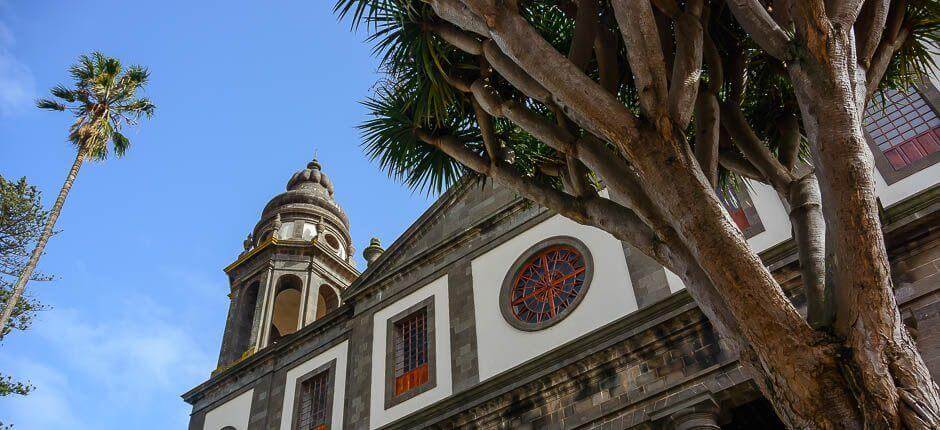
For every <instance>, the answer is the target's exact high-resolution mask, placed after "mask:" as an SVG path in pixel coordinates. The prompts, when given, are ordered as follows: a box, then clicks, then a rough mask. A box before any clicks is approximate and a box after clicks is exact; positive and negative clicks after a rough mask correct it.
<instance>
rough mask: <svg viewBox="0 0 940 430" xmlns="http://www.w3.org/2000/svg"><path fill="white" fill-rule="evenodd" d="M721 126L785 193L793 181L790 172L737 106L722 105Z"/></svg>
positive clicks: (772, 182) (775, 185) (756, 165)
mask: <svg viewBox="0 0 940 430" xmlns="http://www.w3.org/2000/svg"><path fill="white" fill-rule="evenodd" d="M720 106H721V125H722V126H723V127H724V128H725V130H727V131H728V134H730V136H731V139H732V141H733V142H734V144H735V146H737V148H738V149H739V150H740V151H741V153H742V154H744V156H745V157H747V159H748V160H750V162H751V163H752V164H753V165H754V167H756V168H757V170H758V171H760V173H761V175H762V176H764V177H765V178H767V180H768V181H770V183H771V185H773V186H774V188H775V189H777V190H778V191H781V192H785V190H786V189H787V187H788V186H789V185H790V182H792V181H793V177H792V175H790V172H789V171H788V170H787V169H785V168H784V167H783V165H781V164H780V162H779V161H777V159H776V158H775V157H774V156H773V154H771V153H770V150H769V149H767V147H766V146H765V145H764V142H762V141H761V140H760V138H758V137H757V135H756V134H755V133H754V130H753V129H751V126H750V124H748V123H747V119H746V118H744V113H743V112H741V109H740V108H739V107H737V106H733V105H731V104H729V103H721V104H720Z"/></svg>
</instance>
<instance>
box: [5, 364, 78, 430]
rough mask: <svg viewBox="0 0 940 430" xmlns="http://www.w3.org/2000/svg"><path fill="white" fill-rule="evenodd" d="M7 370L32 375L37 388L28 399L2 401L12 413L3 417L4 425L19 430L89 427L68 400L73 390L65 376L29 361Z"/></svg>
mask: <svg viewBox="0 0 940 430" xmlns="http://www.w3.org/2000/svg"><path fill="white" fill-rule="evenodd" d="M4 370H9V371H10V373H11V374H13V375H16V376H17V377H18V376H19V375H29V382H30V383H31V384H32V385H33V386H35V388H34V390H33V391H32V392H31V393H30V394H29V396H28V397H21V396H10V397H8V398H6V399H4V400H3V403H4V407H6V408H8V409H9V411H11V412H12V414H9V415H7V416H3V417H2V419H3V420H4V424H14V425H15V428H17V429H52V428H67V429H74V430H83V429H88V428H90V427H89V426H87V425H86V424H84V423H83V422H82V420H81V419H80V418H79V417H78V415H77V414H76V413H75V410H74V408H73V406H72V402H70V401H69V394H68V393H69V391H71V388H73V387H70V386H69V382H68V378H67V377H66V376H65V375H64V374H62V373H61V372H59V371H57V370H54V369H52V368H49V367H47V366H45V365H43V364H40V363H36V362H33V361H28V360H20V361H17V362H14V363H10V364H9V365H6V364H5V365H4Z"/></svg>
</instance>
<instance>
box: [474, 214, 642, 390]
mask: <svg viewBox="0 0 940 430" xmlns="http://www.w3.org/2000/svg"><path fill="white" fill-rule="evenodd" d="M554 236H571V237H575V238H577V239H579V240H581V241H582V242H584V244H585V245H587V247H588V249H589V250H590V251H591V255H592V256H593V258H594V279H593V280H592V281H591V285H590V287H589V288H588V290H587V295H586V296H585V297H584V299H583V300H582V301H581V303H580V304H579V305H578V307H577V308H575V309H574V311H572V312H571V313H570V314H568V316H567V317H566V318H565V319H563V320H562V321H561V322H559V323H558V324H555V325H553V326H551V327H549V328H547V329H545V330H540V331H533V332H525V331H521V330H518V329H516V328H514V327H512V326H510V325H509V323H507V322H506V320H505V319H504V318H503V315H502V313H500V310H499V291H500V288H501V287H502V283H503V278H504V277H505V276H506V273H507V272H508V271H509V269H510V266H511V265H512V263H513V262H515V261H516V259H518V258H519V256H520V255H522V253H523V252H525V251H526V250H527V249H529V247H531V246H532V245H535V244H536V243H538V242H540V241H542V240H544V239H547V238H550V237H554ZM471 270H472V273H473V304H474V308H475V309H474V311H475V316H476V328H477V348H478V357H479V365H480V380H481V381H483V380H485V379H488V378H490V377H492V376H494V375H496V374H499V373H502V372H504V371H506V370H509V369H511V368H513V367H515V366H517V365H519V364H522V363H523V362H525V361H528V360H530V359H532V358H534V357H537V356H539V355H541V354H544V353H546V352H548V351H550V350H552V349H554V348H557V347H558V346H561V345H562V344H564V343H566V342H568V341H571V340H574V339H576V338H578V337H580V336H583V335H585V334H587V333H589V332H591V331H594V330H596V329H598V328H600V327H601V326H603V325H605V324H607V323H610V322H612V321H614V320H616V319H617V318H620V317H622V316H624V315H626V314H628V313H630V312H633V311H635V310H636V309H637V304H636V298H635V297H634V294H633V287H632V286H631V284H630V275H629V272H628V271H627V263H626V259H625V257H624V253H623V245H622V244H621V243H620V241H619V240H617V239H615V238H614V237H613V236H611V235H610V234H608V233H606V232H604V231H601V230H599V229H596V228H594V227H588V226H583V225H580V224H577V223H575V222H573V221H571V220H569V219H567V218H564V217H562V216H560V215H556V216H553V217H551V218H549V219H547V220H545V221H543V222H542V223H540V224H538V225H536V226H534V227H532V228H531V229H529V230H527V231H525V232H523V233H521V234H519V235H518V236H516V237H514V238H512V239H510V240H509V241H507V242H506V243H503V244H501V245H499V246H497V247H496V248H494V249H492V250H490V251H489V252H487V253H485V254H483V255H480V256H479V257H477V258H476V259H474V260H473V262H472V263H471Z"/></svg>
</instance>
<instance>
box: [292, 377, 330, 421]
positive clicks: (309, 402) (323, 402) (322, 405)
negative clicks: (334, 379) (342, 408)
mask: <svg viewBox="0 0 940 430" xmlns="http://www.w3.org/2000/svg"><path fill="white" fill-rule="evenodd" d="M329 376H330V375H329V372H321V373H319V374H317V375H316V376H313V377H312V378H310V379H307V380H306V381H304V382H303V383H301V384H300V402H299V404H298V407H299V408H300V413H299V414H298V415H297V429H298V430H327V429H329V425H330V423H328V422H327V419H328V417H329V411H328V410H327V405H328V403H329V402H328V401H327V400H328V397H327V396H329V395H330V393H329Z"/></svg>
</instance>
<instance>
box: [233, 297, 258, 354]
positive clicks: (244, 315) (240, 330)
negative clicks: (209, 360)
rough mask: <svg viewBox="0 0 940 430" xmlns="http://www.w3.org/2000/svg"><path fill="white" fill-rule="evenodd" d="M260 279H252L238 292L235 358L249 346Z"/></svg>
mask: <svg viewBox="0 0 940 430" xmlns="http://www.w3.org/2000/svg"><path fill="white" fill-rule="evenodd" d="M260 289H261V281H257V280H256V281H254V282H252V283H250V284H248V286H247V287H243V289H242V291H241V292H240V293H239V294H238V310H237V312H236V313H235V318H236V320H235V354H237V356H236V357H235V358H238V357H240V356H241V355H242V354H243V353H244V352H245V350H247V349H248V347H249V346H250V345H249V343H250V342H251V328H252V324H253V323H254V321H255V309H256V308H257V304H258V292H259V290H260Z"/></svg>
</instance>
